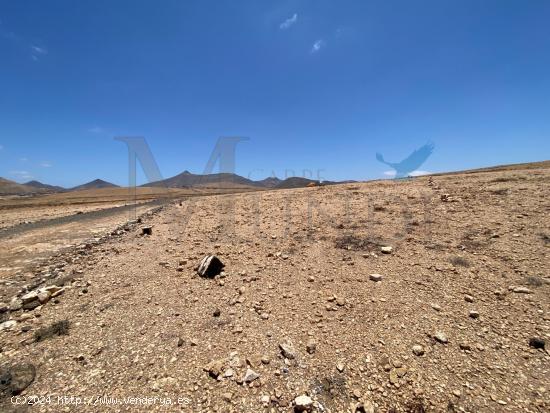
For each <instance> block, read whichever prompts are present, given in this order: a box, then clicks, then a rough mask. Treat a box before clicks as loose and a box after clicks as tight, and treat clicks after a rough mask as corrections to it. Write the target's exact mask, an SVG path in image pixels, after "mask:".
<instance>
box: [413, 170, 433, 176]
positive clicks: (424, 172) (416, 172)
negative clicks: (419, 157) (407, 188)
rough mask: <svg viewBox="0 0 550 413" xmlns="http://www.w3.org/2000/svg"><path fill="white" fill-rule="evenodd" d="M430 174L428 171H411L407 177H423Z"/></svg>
mask: <svg viewBox="0 0 550 413" xmlns="http://www.w3.org/2000/svg"><path fill="white" fill-rule="evenodd" d="M429 174H431V172H430V171H412V172H411V173H410V174H409V175H410V176H423V175H429Z"/></svg>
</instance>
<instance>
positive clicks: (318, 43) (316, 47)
mask: <svg viewBox="0 0 550 413" xmlns="http://www.w3.org/2000/svg"><path fill="white" fill-rule="evenodd" d="M324 45H325V42H324V41H323V39H319V40H317V41H316V42H315V43H313V46H311V53H317V52H318V51H319V50H321V48H322V47H323V46H324Z"/></svg>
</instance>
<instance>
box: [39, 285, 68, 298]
mask: <svg viewBox="0 0 550 413" xmlns="http://www.w3.org/2000/svg"><path fill="white" fill-rule="evenodd" d="M44 291H47V292H49V293H50V296H51V298H54V297H57V296H59V295H61V294H63V293H64V292H65V288H64V287H60V286H58V285H49V286H47V287H45V288H44Z"/></svg>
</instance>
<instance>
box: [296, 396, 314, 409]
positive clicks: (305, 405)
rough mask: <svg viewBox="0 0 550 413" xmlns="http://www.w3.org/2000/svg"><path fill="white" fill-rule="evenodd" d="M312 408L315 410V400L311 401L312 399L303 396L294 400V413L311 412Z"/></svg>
mask: <svg viewBox="0 0 550 413" xmlns="http://www.w3.org/2000/svg"><path fill="white" fill-rule="evenodd" d="M312 408H313V400H311V397H309V396H306V395H305V394H303V395H301V396H298V397H296V398H295V399H294V411H296V412H307V411H310V410H311V409H312Z"/></svg>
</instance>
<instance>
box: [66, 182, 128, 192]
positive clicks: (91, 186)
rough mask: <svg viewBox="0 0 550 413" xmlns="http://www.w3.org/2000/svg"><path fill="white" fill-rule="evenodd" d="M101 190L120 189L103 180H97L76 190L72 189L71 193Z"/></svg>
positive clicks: (75, 188) (76, 187) (77, 187)
mask: <svg viewBox="0 0 550 413" xmlns="http://www.w3.org/2000/svg"><path fill="white" fill-rule="evenodd" d="M101 188H119V186H118V185H115V184H112V183H110V182H107V181H104V180H103V179H95V180H93V181H90V182H88V183H85V184H82V185H78V186H75V187H74V188H71V189H70V191H83V190H85V189H101Z"/></svg>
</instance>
